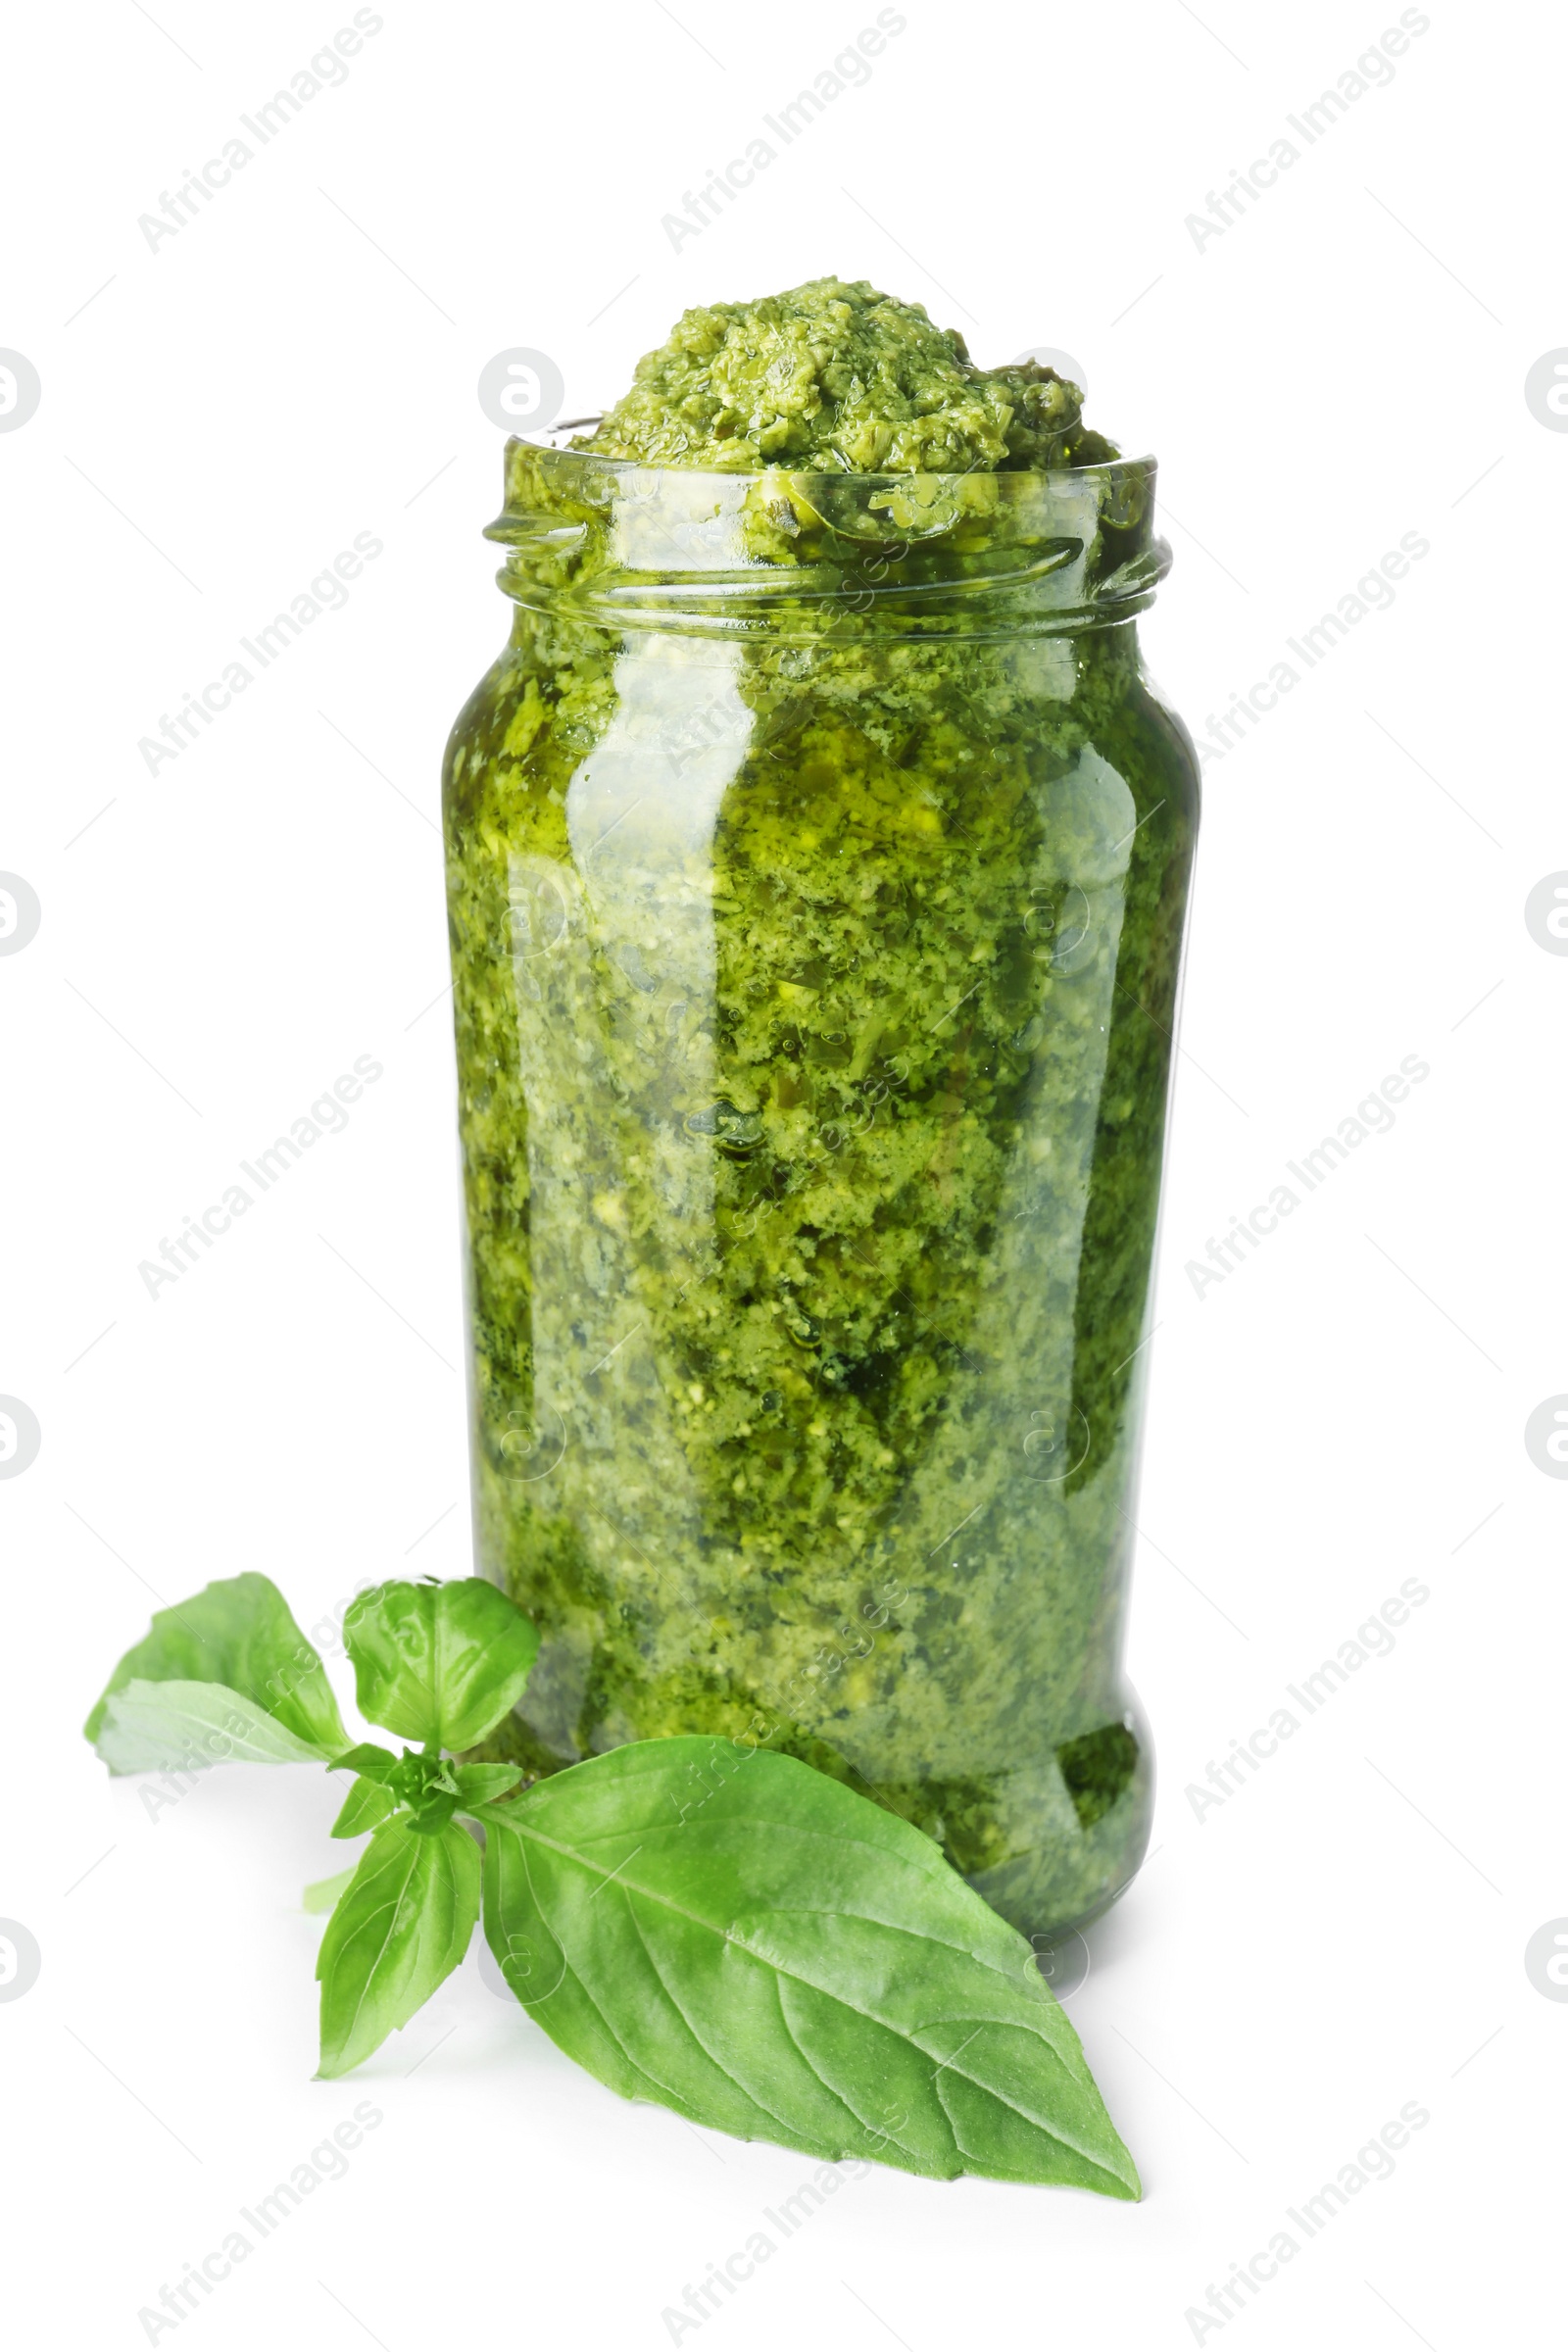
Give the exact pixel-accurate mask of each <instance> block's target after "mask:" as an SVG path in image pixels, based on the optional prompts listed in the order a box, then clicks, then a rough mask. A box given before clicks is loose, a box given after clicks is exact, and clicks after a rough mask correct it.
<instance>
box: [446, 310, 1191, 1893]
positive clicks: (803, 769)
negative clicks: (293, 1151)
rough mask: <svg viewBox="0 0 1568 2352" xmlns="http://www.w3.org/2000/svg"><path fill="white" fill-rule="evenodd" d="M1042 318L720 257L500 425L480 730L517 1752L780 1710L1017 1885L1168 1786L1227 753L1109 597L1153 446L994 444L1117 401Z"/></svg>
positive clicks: (1078, 1884)
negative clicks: (833, 588) (512, 605)
mask: <svg viewBox="0 0 1568 2352" xmlns="http://www.w3.org/2000/svg"><path fill="white" fill-rule="evenodd" d="M841 314H842V317H841ZM694 322H696V323H694ZM714 322H716V323H714ZM797 328H803V329H805V330H807V331H805V332H804V333H798V332H797V331H796V329H797ZM839 329H841V330H842V331H837V330H839ZM781 338H782V340H783V342H784V343H785V345H786V346H787V348H788V350H789V351H791V352H799V353H804V354H805V355H806V357H804V358H802V359H801V360H800V365H799V367H798V368H795V369H794V371H793V372H790V371H787V370H785V369H784V368H781V367H780V366H779V364H778V353H777V350H776V348H775V346H776V345H777V344H778V343H779V341H780V339H781ZM770 354H771V355H772V356H771V357H770V356H769V355H770ZM1048 372H1049V371H1040V370H1036V371H1034V374H1033V376H1031V377H1030V378H1029V381H1028V383H1027V384H1026V386H1025V387H1024V389H1025V390H1028V391H1033V392H1034V393H1035V394H1036V395H1038V397H1037V398H1036V399H1035V400H1034V403H1033V406H1032V407H1031V405H1030V403H1029V402H1028V401H1027V400H1019V401H1018V402H1016V403H1015V402H1013V401H1012V400H1011V399H1010V398H1009V397H1008V395H1007V387H1006V386H1005V384H1004V382H1003V378H1002V376H1001V375H993V376H991V377H985V376H982V375H981V374H980V373H979V371H977V370H974V369H972V368H970V367H969V364H968V362H967V358H966V356H965V355H964V353H963V347H962V344H961V341H960V340H959V339H958V338H957V337H956V336H948V335H942V334H940V333H939V332H938V330H936V329H934V328H932V327H931V326H930V324H929V321H927V320H925V318H924V314H923V313H922V312H919V311H917V310H915V309H914V308H913V307H912V306H903V305H897V304H892V303H889V302H888V301H887V300H886V298H884V297H881V296H877V295H874V294H873V293H872V290H871V289H870V288H868V287H863V286H859V287H845V286H842V285H841V284H840V282H839V281H838V280H833V279H827V280H819V281H816V283H815V284H814V285H813V286H809V287H805V288H801V289H798V290H797V292H796V293H795V294H794V295H791V296H786V297H780V298H777V299H776V300H775V301H772V302H766V303H760V304H756V305H751V306H746V307H745V308H742V307H740V306H731V307H721V308H719V309H717V310H715V311H712V312H706V313H689V314H688V315H687V318H686V319H683V320H682V321H681V322H680V325H679V326H678V327H677V329H676V330H675V333H674V335H673V336H672V338H671V341H670V344H669V345H667V346H666V347H665V349H664V351H663V352H662V353H659V354H654V355H651V357H650V359H649V360H646V361H644V362H643V363H642V365H641V366H640V368H639V369H638V374H637V382H636V385H635V386H634V388H633V391H632V392H631V393H630V394H629V395H628V396H627V399H626V400H625V401H622V402H621V403H620V404H619V406H618V407H617V409H616V410H614V411H613V412H612V413H611V416H610V417H607V419H606V420H605V423H604V425H603V426H602V427H601V428H600V430H599V432H597V433H596V434H594V435H593V436H592V437H591V440H590V442H589V444H588V445H587V446H586V447H585V448H584V449H583V451H582V454H581V455H579V456H569V455H564V454H560V453H554V454H552V453H542V452H539V451H536V450H531V449H528V448H527V447H526V446H525V445H520V444H513V445H512V446H511V448H510V449H509V472H508V479H509V502H508V518H507V521H506V523H505V524H504V525H498V526H497V527H496V535H497V536H499V537H503V538H505V539H507V540H509V541H510V543H511V545H512V549H513V554H512V559H511V562H510V564H509V568H508V573H507V574H506V575H504V577H505V578H506V579H507V583H508V585H509V587H510V589H511V592H512V593H513V595H514V596H515V597H516V598H517V600H518V611H517V614H516V618H515V626H514V631H513V637H512V642H511V644H510V646H509V648H508V650H507V652H506V654H505V655H504V656H503V658H502V660H501V661H500V662H498V663H497V664H496V666H495V668H494V669H493V670H492V671H491V672H490V674H489V676H488V677H487V678H486V679H485V680H484V681H483V683H482V684H481V686H480V687H479V689H478V691H477V692H476V694H475V695H474V697H473V699H472V700H471V702H470V703H469V705H468V707H467V709H466V711H465V712H464V714H463V716H462V718H461V719H460V720H459V722H458V726H457V728H456V730H455V732H454V735H453V738H452V743H451V746H450V748H449V753H448V760H447V773H446V822H447V844H448V883H449V903H450V909H451V923H452V940H453V970H454V979H455V1005H456V1017H457V1034H458V1056H459V1080H460V1118H461V1129H462V1137H463V1150H464V1171H465V1187H466V1210H467V1224H468V1235H469V1302H470V1315H471V1328H472V1345H473V1402H474V1420H475V1439H474V1446H475V1479H476V1504H475V1509H476V1526H477V1539H478V1548H479V1556H480V1564H481V1566H482V1568H483V1569H484V1571H485V1573H487V1574H489V1575H491V1576H493V1577H495V1578H496V1579H497V1580H498V1581H500V1582H501V1583H503V1584H504V1586H505V1587H506V1589H507V1590H508V1591H509V1592H510V1593H512V1594H513V1595H514V1597H515V1599H516V1600H517V1601H518V1602H519V1603H520V1604H521V1605H522V1606H523V1607H524V1608H525V1609H526V1610H527V1611H528V1612H529V1614H530V1615H531V1616H532V1617H533V1618H534V1619H535V1620H536V1622H537V1623H538V1624H539V1627H540V1630H541V1633H542V1635H543V1645H542V1648H541V1652H540V1657H539V1661H538V1663H537V1665H536V1667H535V1669H534V1673H533V1677H532V1679H531V1681H530V1684H529V1688H528V1691H527V1692H526V1693H525V1695H524V1698H523V1700H522V1702H521V1704H520V1706H519V1708H518V1710H517V1713H516V1715H515V1717H514V1718H512V1719H511V1720H510V1722H509V1724H508V1725H507V1726H506V1727H504V1731H503V1733H502V1735H501V1736H499V1738H497V1739H494V1740H492V1741H491V1742H489V1743H487V1747H486V1750H485V1751H484V1752H486V1753H493V1754H496V1755H505V1756H515V1757H516V1758H517V1759H518V1760H520V1761H521V1762H523V1763H524V1764H525V1765H526V1766H528V1767H529V1768H530V1769H531V1770H534V1771H549V1770H553V1769H556V1768H558V1767H559V1766H561V1765H563V1764H565V1763H569V1762H571V1761H573V1760H574V1759H576V1758H577V1757H579V1756H581V1755H584V1754H587V1753H593V1752H597V1751H600V1750H602V1749H604V1748H607V1747H610V1746H612V1745H614V1744H616V1743H618V1742H619V1741H622V1740H631V1739H646V1738H653V1737H659V1736H662V1735H666V1734H674V1733H691V1732H711V1733H713V1734H714V1735H715V1736H725V1737H728V1738H731V1739H736V1740H743V1741H747V1742H751V1741H765V1742H767V1743H770V1744H772V1745H774V1746H777V1747H781V1748H783V1749H785V1750H787V1751H789V1752H792V1753H795V1754H798V1755H801V1756H803V1757H805V1758H806V1759H807V1760H808V1761H809V1762H811V1763H813V1764H815V1765H817V1766H818V1767H820V1768H821V1769H823V1770H826V1771H829V1772H832V1773H834V1774H835V1775H836V1776H837V1777H839V1778H841V1779H844V1780H846V1781H847V1782H849V1783H850V1784H851V1785H853V1786H855V1787H857V1788H858V1789H862V1790H864V1791H865V1792H866V1793H868V1794H870V1795H873V1796H875V1797H876V1798H877V1799H878V1800H879V1801H881V1802H882V1803H884V1804H887V1805H890V1806H891V1807H892V1808H893V1809H895V1810H896V1811H898V1812H900V1813H902V1814H904V1815H905V1816H906V1817H907V1818H908V1819H910V1820H912V1821H914V1822H916V1823H918V1824H919V1826H921V1827H922V1828H924V1829H926V1830H927V1831H929V1832H930V1834H931V1835H932V1836H933V1837H936V1838H940V1839H941V1840H942V1841H943V1842H944V1844H945V1846H946V1849H947V1852H948V1854H949V1856H950V1858H951V1859H952V1860H953V1861H954V1863H955V1864H956V1867H957V1868H958V1869H960V1870H961V1871H963V1872H964V1873H965V1874H966V1875H967V1876H968V1877H969V1879H970V1881H971V1884H973V1885H974V1886H976V1887H978V1889H979V1891H980V1892H981V1893H982V1894H984V1895H985V1896H986V1897H987V1898H988V1899H989V1900H990V1901H992V1902H993V1903H994V1904H995V1905H996V1907H997V1908H998V1909H999V1910H1000V1911H1002V1912H1003V1914H1004V1915H1005V1917H1007V1918H1008V1919H1010V1920H1011V1921H1012V1922H1013V1923H1014V1924H1015V1925H1017V1926H1019V1927H1020V1928H1022V1929H1023V1930H1024V1931H1025V1932H1026V1933H1032V1934H1049V1933H1051V1932H1053V1931H1054V1930H1056V1929H1059V1928H1060V1927H1062V1926H1064V1925H1065V1924H1067V1923H1068V1922H1070V1921H1072V1920H1074V1919H1079V1918H1083V1917H1087V1916H1088V1915H1090V1914H1092V1913H1093V1912H1094V1911H1095V1910H1097V1909H1099V1908H1101V1907H1103V1904H1104V1903H1105V1902H1106V1901H1107V1900H1109V1899H1110V1898H1111V1897H1112V1896H1113V1895H1114V1894H1115V1892H1116V1891H1118V1889H1119V1887H1121V1886H1122V1885H1123V1884H1125V1882H1126V1880H1127V1878H1128V1877H1130V1875H1131V1873H1132V1871H1133V1869H1134V1868H1136V1865H1137V1862H1138V1860H1139V1858H1140V1856H1141V1854H1142V1850H1143V1845H1144V1842H1145V1840H1146V1838H1147V1831H1148V1816H1149V1809H1150V1801H1151V1765H1150V1759H1149V1756H1148V1749H1147V1740H1145V1738H1144V1736H1143V1734H1142V1732H1141V1730H1140V1729H1139V1727H1138V1725H1137V1721H1136V1717H1135V1715H1134V1713H1133V1709H1132V1702H1131V1700H1130V1697H1129V1695H1128V1693H1127V1691H1126V1690H1125V1688H1124V1686H1123V1684H1122V1682H1121V1675H1120V1646H1121V1612H1122V1605H1123V1599H1124V1593H1125V1583H1126V1574H1127V1566H1128V1559H1129V1547H1130V1538H1131V1532H1132V1531H1131V1521H1130V1518H1129V1517H1128V1513H1129V1512H1130V1511H1131V1510H1132V1508H1133V1487H1134V1478H1135V1470H1136V1451H1137V1435H1138V1418H1139V1394H1140V1377H1141V1372H1142V1367H1143V1363H1144V1357H1143V1355H1142V1354H1141V1353H1140V1352H1139V1350H1140V1346H1141V1343H1142V1341H1143V1339H1144V1337H1145V1333H1146V1314H1147V1303H1148V1288H1149V1273H1150V1265H1151V1259H1152V1247H1153V1237H1154V1223H1155V1212H1156V1204H1157V1197H1158V1184H1159V1169H1160V1155H1161V1149H1162V1138H1163V1128H1164V1118H1165V1103H1166V1094H1167V1088H1168V1083H1169V1062H1170V1052H1171V1044H1170V1032H1171V1029H1172V1027H1173V1025H1174V1019H1175V1004H1176V986H1177V975H1178V965H1179V956H1180V945H1181V933H1182V922H1183V912H1184V904H1185V892H1186V880H1187V871H1188V865H1189V861H1190V857H1191V846H1192V836H1193V830H1194V824H1195V819H1196V804H1197V792H1196V773H1197V771H1196V760H1195V759H1194V757H1193V754H1192V751H1191V747H1190V745H1189V744H1188V741H1187V739H1186V737H1185V735H1184V734H1183V732H1182V730H1181V729H1180V726H1179V724H1178V722H1176V721H1175V720H1174V718H1173V717H1172V716H1171V714H1170V713H1169V712H1168V711H1166V710H1165V708H1164V707H1163V706H1162V705H1161V704H1160V703H1159V702H1158V700H1157V699H1156V698H1155V696H1154V695H1153V694H1152V691H1151V689H1150V688H1149V686H1148V684H1147V683H1146V681H1145V680H1144V678H1143V676H1142V672H1141V669H1140V665H1139V661H1138V654H1137V647H1136V640H1135V633H1134V629H1133V627H1132V625H1131V623H1130V620H1129V619H1128V618H1127V617H1125V611H1127V610H1137V609H1138V606H1139V604H1140V603H1141V602H1147V589H1148V587H1149V586H1152V581H1153V580H1154V579H1155V578H1157V577H1158V576H1159V568H1160V566H1159V564H1158V561H1157V550H1156V543H1153V542H1152V539H1151V520H1150V514H1149V506H1150V499H1149V484H1150V480H1151V470H1152V469H1150V468H1148V467H1147V466H1143V467H1140V466H1135V465H1131V464H1121V465H1117V464H1112V463H1108V462H1106V460H1105V458H1103V456H1102V455H1101V454H1100V453H1103V452H1108V450H1109V445H1108V444H1106V443H1103V442H1101V441H1099V440H1098V438H1096V439H1094V440H1091V439H1090V438H1089V437H1088V436H1082V438H1081V439H1080V441H1079V444H1078V446H1079V447H1080V449H1082V450H1084V451H1087V452H1088V454H1089V457H1092V458H1093V460H1094V467H1093V470H1088V471H1078V472H1076V473H1074V472H1062V471H1054V472H1052V473H1050V474H1049V475H1048V474H1047V473H1046V472H1044V471H1042V470H1039V469H1037V468H1035V467H1033V466H1029V465H1028V463H1027V460H1022V461H1020V462H1019V463H1017V464H1014V463H1013V462H1011V457H1010V451H1011V450H1012V448H1013V447H1018V448H1020V449H1021V448H1028V447H1035V446H1037V445H1038V444H1037V443H1032V442H1030V441H1029V440H1028V438H1027V436H1028V435H1030V434H1035V435H1037V436H1038V435H1044V436H1045V438H1046V440H1047V441H1050V442H1051V443H1052V445H1053V446H1057V444H1056V442H1055V441H1054V439H1053V437H1054V436H1057V435H1059V434H1066V435H1067V436H1068V439H1067V444H1066V446H1069V447H1070V446H1071V445H1072V436H1073V435H1074V434H1081V424H1080V421H1079V417H1078V408H1077V399H1076V394H1071V395H1070V397H1067V398H1065V399H1064V397H1063V396H1064V394H1067V393H1069V392H1070V388H1066V387H1061V386H1059V384H1057V381H1056V379H1055V378H1051V379H1050V382H1049V383H1047V382H1045V380H1044V379H1045V376H1046V374H1047V373H1048ZM763 387H765V396H764V390H763V389H762V388H763ZM715 401H716V402H718V403H719V405H718V406H717V407H714V406H713V405H712V404H713V403H714V402H715ZM1068 409H1070V410H1071V419H1070V421H1069V420H1068V419H1067V414H1066V413H1067V410H1068ZM683 436H684V438H682V437H683ZM780 436H782V438H781V437H780ZM677 444H679V447H678V451H677ZM937 449H939V450H940V451H941V453H942V466H943V468H944V469H946V470H947V472H948V473H949V475H950V477H951V476H956V477H957V478H956V479H955V478H949V479H948V480H947V481H945V482H934V481H933V480H932V478H931V476H930V475H929V473H922V474H916V475H914V476H913V477H912V478H910V477H906V478H905V479H903V480H900V479H899V478H897V477H898V472H899V466H900V463H901V461H900V460H899V459H897V458H895V457H894V456H893V455H892V453H893V452H904V453H906V456H905V459H904V460H903V461H902V462H904V463H908V462H909V459H910V456H911V454H912V453H914V452H916V451H919V452H921V453H926V452H929V451H931V450H937ZM737 452H744V457H743V458H742V459H738V458H737V456H736V455H735V453H737ZM694 453H696V454H694ZM868 453H874V463H875V466H876V467H877V469H878V472H879V475H880V477H881V478H879V479H877V480H875V481H872V482H869V483H867V482H864V481H859V480H857V481H855V482H852V483H847V484H845V486H844V489H843V492H842V494H838V495H836V496H835V495H830V489H831V485H830V484H827V483H825V482H824V480H823V475H824V473H832V472H834V471H855V470H857V469H858V470H864V469H865V468H864V467H863V466H861V465H860V461H861V460H862V459H864V458H866V457H867V455H868ZM677 454H678V458H679V464H678V466H677V465H676V464H675V463H674V461H675V459H676V457H677ZM628 459H635V460H637V461H638V462H637V463H636V464H632V465H626V464H620V463H617V461H622V460H628ZM786 463H787V465H788V466H790V467H791V468H802V469H804V470H784V469H783V468H784V466H785V464H786ZM922 463H923V458H922ZM1084 463H1085V464H1086V465H1087V463H1088V459H1087V458H1086V459H1085V461H1084ZM656 468H668V470H656ZM689 468H703V469H710V468H711V470H704V471H701V472H699V471H693V470H687V469H689ZM759 469H761V470H759ZM726 473H732V474H733V473H739V474H740V476H741V477H742V478H740V479H737V480H735V481H733V482H730V483H724V482H722V481H720V482H716V483H715V481H714V476H715V475H723V474H726ZM1071 548H1076V549H1077V550H1078V551H1079V552H1078V555H1077V556H1076V557H1075V558H1074V559H1073V561H1072V562H1071V563H1068V564H1066V568H1065V569H1062V568H1060V566H1061V564H1063V562H1064V561H1065V559H1064V558H1063V557H1062V556H1061V553H1060V551H1061V550H1063V549H1071ZM737 557H739V558H740V567H739V569H737V567H736V560H737ZM677 559H678V560H677ZM879 564H880V566H881V568H880V570H879V569H878V565H879ZM1053 565H1056V566H1057V568H1056V569H1055V570H1053V569H1052V568H1051V567H1052V566H1053ZM824 579H825V580H827V581H828V582H830V583H831V582H832V581H838V582H840V583H841V584H842V585H843V588H844V591H845V592H844V593H843V594H840V595H837V596H834V595H832V594H830V595H829V596H828V597H827V599H826V601H824V596H823V589H822V584H823V581H824ZM868 579H870V580H873V581H874V582H876V583H877V589H876V594H875V595H874V597H872V598H871V599H869V600H868V601H866V602H863V603H862V602H861V601H860V590H861V589H863V586H864V583H865V582H866V581H867V580H868ZM796 583H799V585H798V586H797V585H796ZM1020 583H1021V584H1020ZM1135 590H1136V591H1137V593H1136V594H1135V593H1134V591H1135ZM852 591H853V593H851V592H852ZM1118 596H1122V597H1124V598H1126V599H1128V600H1130V601H1129V602H1128V603H1127V604H1126V606H1125V608H1124V607H1123V606H1119V605H1118V604H1117V602H1116V599H1117V597H1118ZM1054 597H1055V598H1059V603H1058V604H1056V605H1053V602H1052V600H1053V598H1054ZM639 599H641V600H643V601H642V602H641V603H639V602H638V600H639ZM715 599H716V600H717V601H716V603H715V602H714V600H715ZM1074 600H1076V602H1075V601H1074ZM694 1801H700V1791H697V1790H694Z"/></svg>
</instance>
